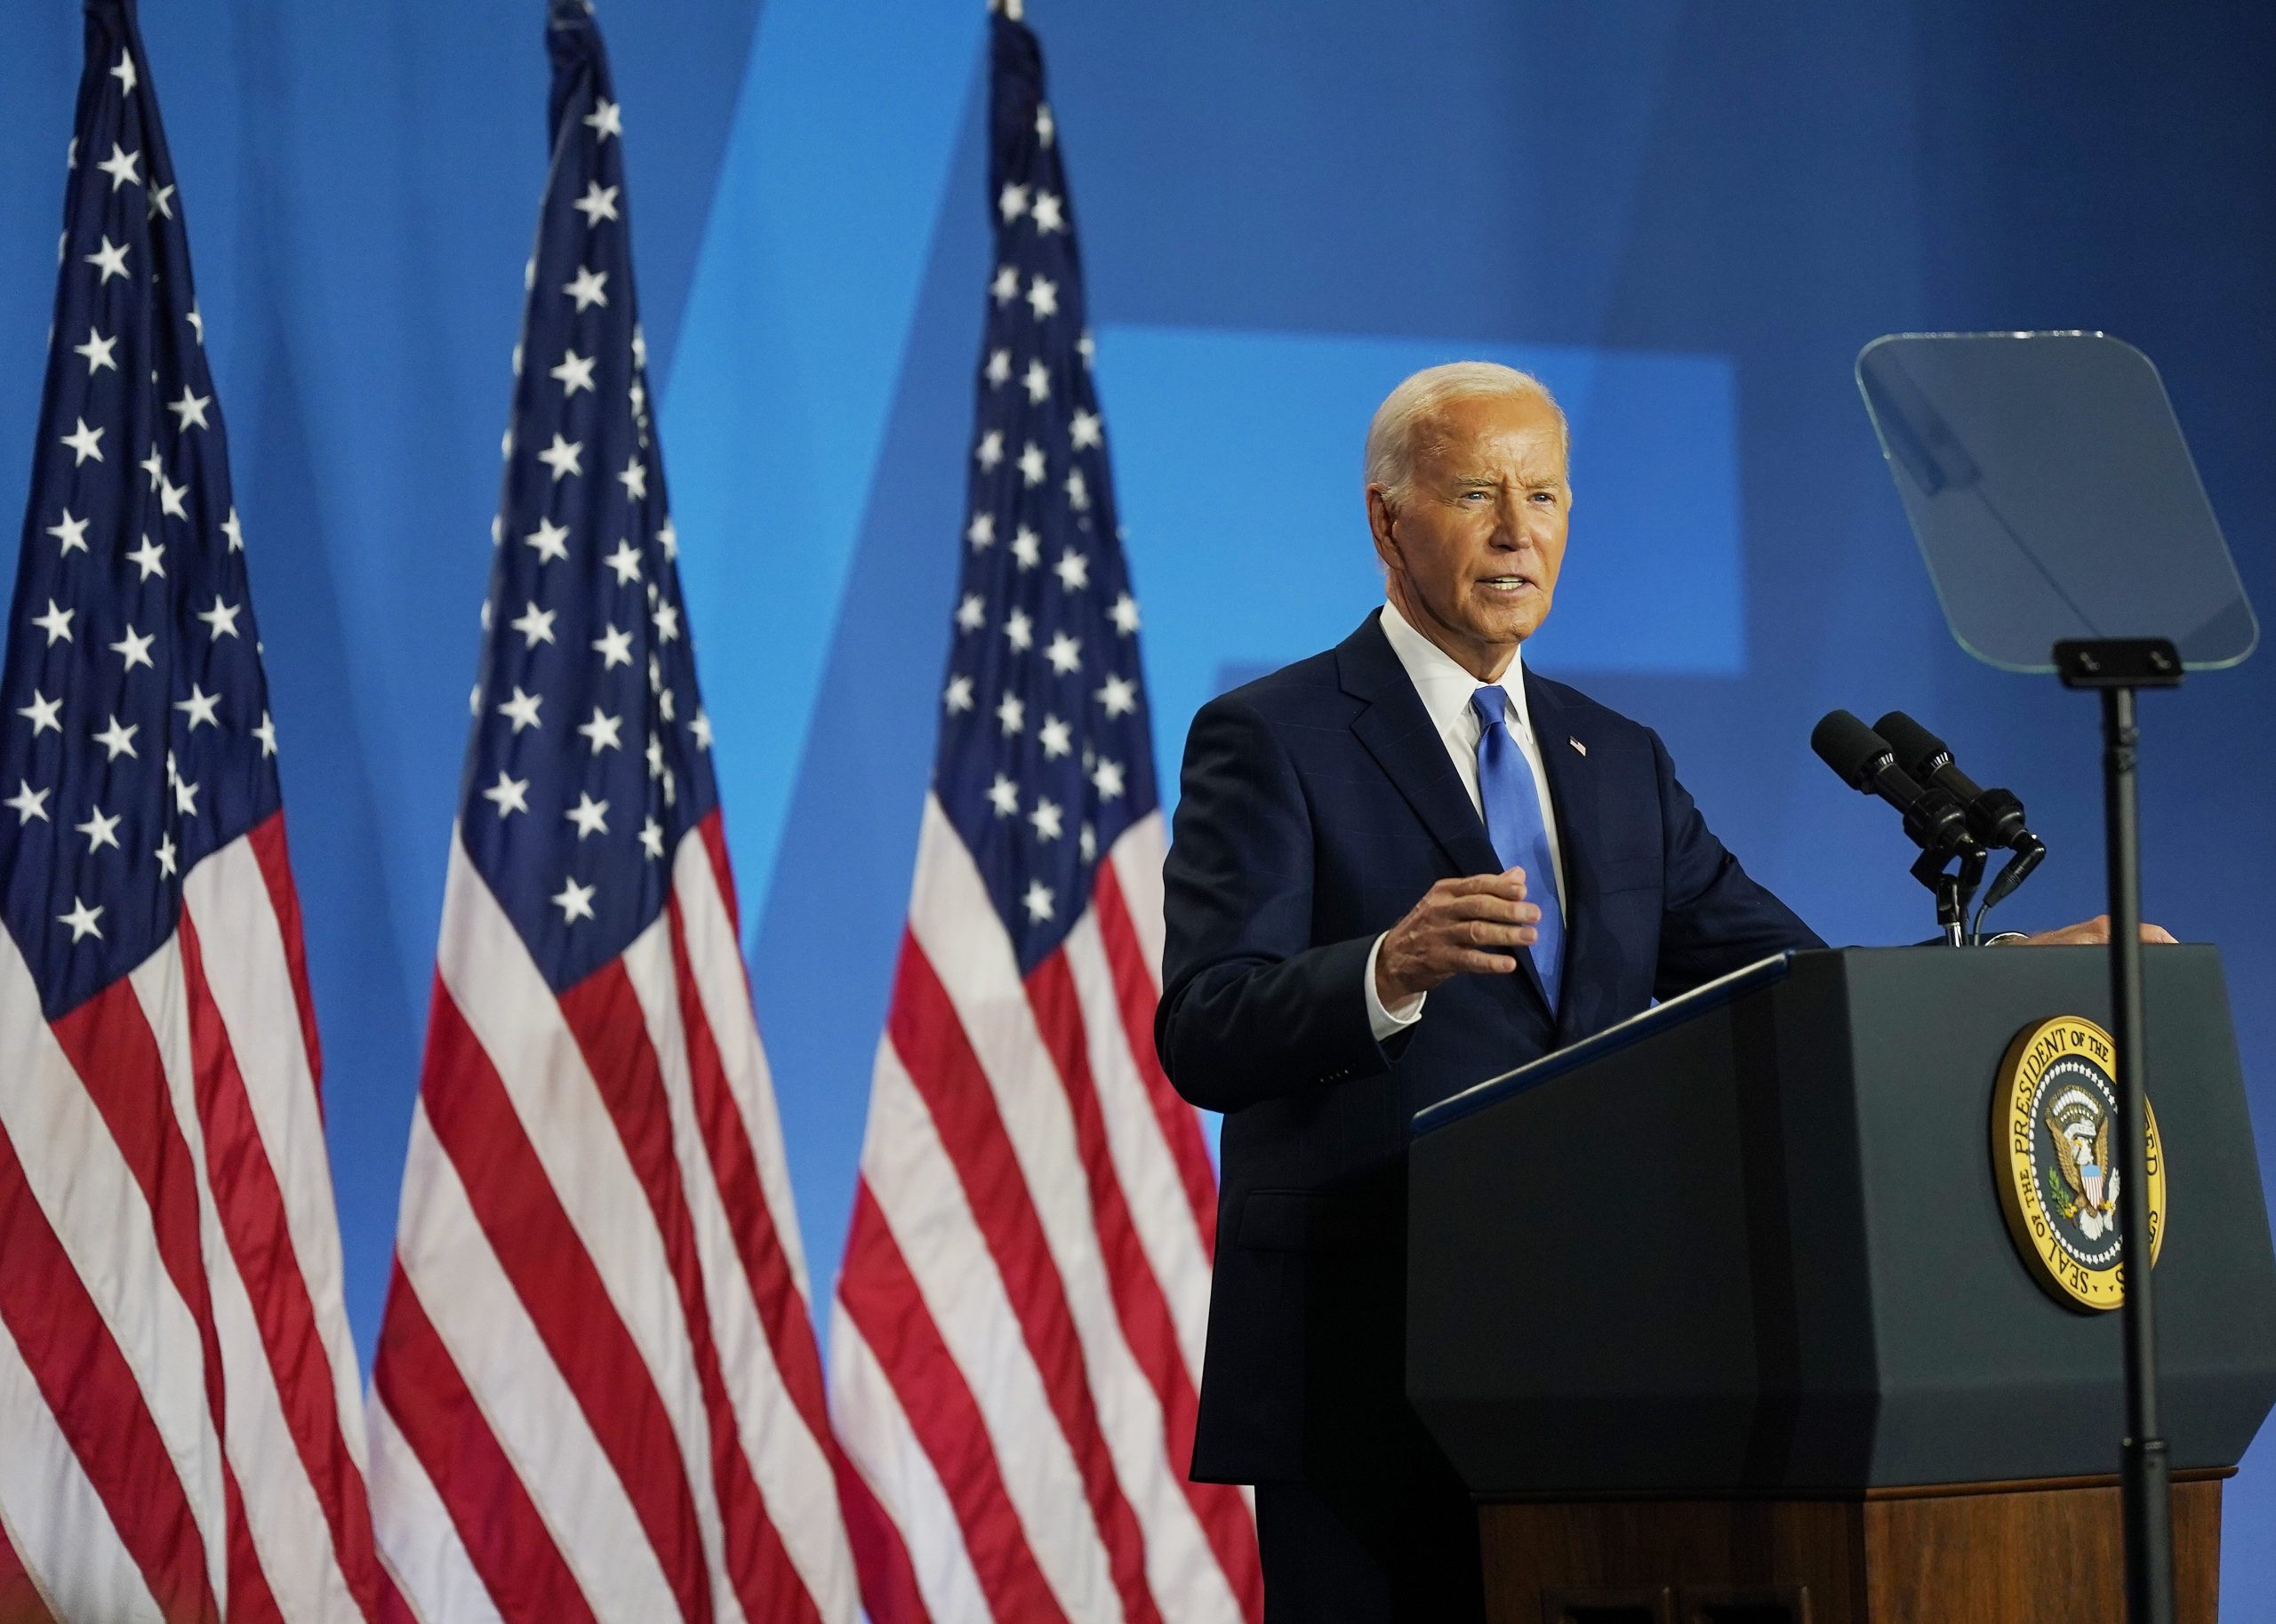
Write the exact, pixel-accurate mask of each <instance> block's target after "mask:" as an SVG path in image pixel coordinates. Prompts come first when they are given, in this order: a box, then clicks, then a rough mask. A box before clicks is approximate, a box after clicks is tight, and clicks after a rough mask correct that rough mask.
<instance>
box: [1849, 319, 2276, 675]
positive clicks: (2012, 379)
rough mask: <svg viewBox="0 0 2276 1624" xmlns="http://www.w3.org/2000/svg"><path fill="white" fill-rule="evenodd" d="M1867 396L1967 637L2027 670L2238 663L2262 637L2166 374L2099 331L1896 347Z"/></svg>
mask: <svg viewBox="0 0 2276 1624" xmlns="http://www.w3.org/2000/svg"><path fill="white" fill-rule="evenodd" d="M1857 384H1858V387H1859V388H1861V389H1862V390H1863V392H1864V396H1865V407H1866V410H1867V411H1868V412H1871V414H1872V420H1873V428H1874V430H1875V432H1876V433H1878V434H1879V436H1880V442H1881V452H1882V454H1883V455H1884V456H1885V457H1887V460H1888V468H1889V474H1890V476H1891V477H1892V478H1894V479H1895V481H1896V488H1897V492H1898V494H1899V495H1900V496H1902V497H1903V501H1904V511H1905V514H1906V516H1908V517H1910V518H1911V521H1912V533H1913V534H1914V536H1915V537H1917V538H1918V539H1919V543H1920V551H1921V553H1922V555H1923V556H1925V557H1926V558H1927V564H1928V573H1929V575H1930V577H1931V578H1932V579H1933V580H1935V586H1936V596H1937V597H1938V598H1939V599H1940V600H1941V601H1942V603H1943V608H1944V618H1945V620H1947V621H1948V622H1949V623H1950V625H1951V630H1952V636H1954V637H1956V638H1958V639H1959V644H1960V646H1961V647H1963V648H1965V649H1967V652H1969V653H1971V654H1974V655H1975V657H1976V658H1977V659H1979V660H1984V661H1986V662H1987V663H1989V664H1992V665H1995V666H2000V667H2004V668H2007V669H2008V670H2012V671H2052V670H2053V669H2054V668H2055V662H2054V660H2053V655H2052V651H2053V649H2054V645H2055V644H2056V642H2058V641H2059V640H2061V639H2064V638H2071V637H2080V638H2102V637H2169V638H2171V639H2172V640H2173V643H2174V644H2175V646H2176V648H2178V649H2179V650H2180V652H2181V658H2182V663H2183V664H2184V666H2187V667H2189V668H2192V669H2205V668H2214V667H2219V666H2229V665H2234V664H2235V663H2236V662H2237V661H2239V660H2242V659H2243V658H2244V657H2245V656H2246V655H2247V654H2249V653H2250V652H2252V648H2253V644H2255V642H2256V641H2257V640H2258V637H2259V627H2258V624H2257V623H2256V621H2255V620H2254V619H2253V614H2252V606H2251V604H2249V603H2248V602H2247V600H2246V598H2245V593H2244V584H2243V583H2242V582H2241V581H2240V580H2238V579H2237V571H2236V565H2235V564H2234V563H2233V562H2232V560H2231V558H2230V556H2229V548H2228V544H2227V542H2225V541H2224V540H2222V537H2221V527H2220V524H2219V523H2218V522H2217V521H2216V519H2215V518H2214V516H2213V508H2212V504H2211V503H2210V502H2208V500H2206V497H2205V487H2204V484H2202V482H2200V480H2199V478H2198V476H2197V467H2196V464H2195V463H2194V462H2192V460H2190V455H2189V446H2188V444H2187V443H2186V442H2185V441H2184V440H2183V438H2182V436H2181V425H2180V424H2179V423H2178V422H2176V420H2175V419H2174V414H2173V406H2172V403H2171V402H2169V401H2168V399H2167V398H2166V391H2165V384H2164V383H2163V381H2162V380H2160V378H2159V376H2158V372H2157V368H2156V367H2155V366H2153V365H2152V364H2151V362H2150V358H2149V357H2148V356H2145V355H2144V354H2143V353H2142V352H2141V351H2140V350H2138V349H2136V348H2134V347H2133V346H2132V345H2131V344H2128V343H2126V342H2124V341H2123V340H2119V339H2113V338H2112V337H2110V336H2109V335H2108V334H2106V333H2099V332H1940V333H1893V334H1891V335H1889V336H1888V337H1887V338H1880V339H1876V340H1873V341H1872V342H1871V344H1868V345H1867V346H1866V347H1865V348H1864V350H1863V353H1862V354H1860V355H1859V356H1858V357H1857Z"/></svg>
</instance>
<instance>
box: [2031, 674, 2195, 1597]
mask: <svg viewBox="0 0 2276 1624" xmlns="http://www.w3.org/2000/svg"><path fill="white" fill-rule="evenodd" d="M2055 667H2056V671H2057V672H2059V673H2060V674H2061V676H2062V678H2063V685H2064V687H2066V688H2088V689H2093V690H2095V691H2096V692H2099V693H2100V694H2101V695H2102V739H2103V751H2102V784H2103V820H2104V842H2105V844H2106V846H2107V848H2108V852H2109V866H2110V1015H2111V1021H2110V1035H2111V1036H2112V1039H2113V1040H2115V1043H2116V1046H2117V1051H2118V1053H2117V1064H2116V1066H2115V1067H2114V1068H2113V1073H2112V1075H2113V1080H2114V1081H2115V1082H2116V1083H2117V1084H2118V1102H2119V1189H2118V1204H2119V1226H2118V1227H2119V1233H2120V1236H2122V1237H2123V1244H2124V1245H2125V1247H2126V1252H2127V1260H2128V1261H2127V1264H2126V1300H2125V1302H2124V1303H2123V1304H2122V1305H2120V1309H2119V1313H2120V1316H2122V1320H2123V1323H2124V1326H2125V1332H2126V1337H2125V1341H2126V1441H2125V1453H2124V1456H2123V1460H2122V1464H2121V1465H2120V1471H2119V1476H2120V1490H2121V1492H2122V1499H2123V1502H2124V1507H2125V1517H2126V1613H2127V1617H2128V1619H2130V1620H2136V1621H2137V1624H2173V1619H2174V1599H2173V1485H2172V1470H2171V1462H2170V1460H2169V1459H2168V1450H2167V1446H2166V1439H2165V1436H2164V1434H2163V1432H2162V1431H2161V1430H2160V1427H2159V1424H2158V1327H2157V1316H2156V1312H2155V1309H2154V1308H2153V1306H2152V1304H2153V1301H2154V1298H2153V1295H2152V1289H2151V1288H2152V1276H2154V1274H2155V1271H2154V1270H2153V1269H2151V1268H2146V1267H2144V1268H2136V1267H2134V1262H2135V1256H2134V1254H2135V1252H2136V1250H2137V1249H2139V1248H2141V1247H2143V1246H2144V1244H2145V1243H2146V1241H2147V1239H2148V1236H2149V1235H2150V1170H2149V1137H2150V1108H2149V1093H2148V1089H2147V1085H2146V1083H2145V1080H2144V1079H2145V1072H2144V1065H2143V1052H2144V1038H2143V1029H2142V1023H2143V1019H2144V1017H2143V1006H2142V848H2141V828H2140V822H2139V819H2138V817H2137V815H2136V796H2135V783H2134V780H2135V771H2136V764H2137V757H2136V746H2137V745H2138V743H2139V741H2140V738H2141V734H2140V731H2139V729H2138V728H2137V727H2136V724H2135V720H2134V695H2135V692H2136V690H2137V689H2142V688H2178V687H2179V686H2180V685H2181V654H2180V652H2179V651H2178V650H2176V648H2175V647H2174V645H2173V644H2172V643H2171V642H2169V641H2168V640H2167V639H2165V638H2162V637H2145V638H2131V639H2112V638H2104V639H2098V640H2095V641H2074V640H2066V641H2064V642H2061V643H2058V644H2056V645H2055Z"/></svg>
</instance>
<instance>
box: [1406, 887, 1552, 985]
mask: <svg viewBox="0 0 2276 1624" xmlns="http://www.w3.org/2000/svg"><path fill="white" fill-rule="evenodd" d="M1540 917H1541V909H1539V908H1536V907H1535V906H1534V905H1533V904H1532V903H1530V902H1528V901H1527V900H1526V871H1525V870H1524V869H1522V868H1511V869H1510V870H1509V871H1508V872H1507V873H1505V874H1480V875H1473V876H1471V877H1469V878H1467V879H1460V880H1440V881H1439V883H1438V884H1435V885H1433V886H1431V889H1430V890H1428V891H1426V892H1423V900H1421V901H1419V902H1417V903H1416V904H1415V905H1414V907H1413V908H1409V909H1407V911H1406V918H1404V919H1401V920H1400V921H1399V922H1398V924H1395V925H1393V926H1391V928H1390V931H1389V932H1387V933H1386V934H1385V935H1384V937H1383V945H1382V951H1381V952H1379V953H1377V954H1376V955H1375V996H1377V997H1378V998H1380V999H1382V1004H1383V1007H1384V1008H1385V1009H1389V1010H1395V1009H1397V1008H1398V1007H1399V1006H1400V1005H1401V1004H1406V1002H1407V1001H1408V1000H1410V999H1413V998H1415V997H1417V996H1421V995H1422V994H1423V993H1426V992H1429V991H1430V990H1431V988H1434V987H1436V986H1438V985H1439V984H1440V983H1441V982H1445V981H1450V980H1453V979H1454V978H1455V977H1456V976H1458V975H1508V974H1509V973H1510V972H1512V971H1514V970H1515V969H1517V967H1518V961H1517V959H1516V957H1515V956H1513V954H1512V953H1511V951H1510V949H1512V948H1529V947H1531V946H1532V945H1533V941H1534V936H1535V930H1534V923H1535V921H1536V920H1538V919H1539V918H1540Z"/></svg>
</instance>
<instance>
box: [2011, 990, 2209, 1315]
mask: <svg viewBox="0 0 2276 1624" xmlns="http://www.w3.org/2000/svg"><path fill="white" fill-rule="evenodd" d="M2115 1068H2116V1045H2115V1044H2113V1043H2112V1039H2111V1036H2110V1034H2109V1033H2107V1032H2105V1031H2104V1030H2103V1029H2102V1028H2100V1027H2099V1026H2096V1024H2095V1023H2094V1022H2093V1021H2091V1020H2087V1019H2086V1018H2085V1017H2084V1016H2080V1015H2057V1016H2056V1017H2054V1018H2053V1019H2052V1020H2042V1021H2040V1022H2038V1023H2037V1024H2036V1025H2033V1026H2028V1027H2025V1028H2024V1029H2023V1030H2022V1031H2020V1032H2018V1033H2017V1034H2016V1039H2015V1041H2014V1042H2013V1043H2011V1044H2008V1052H2007V1054H2006V1056H2005V1057H2004V1058H2003V1059H2002V1060H2000V1080H1999V1085H1998V1086H1997V1087H1996V1088H1995V1089H1994V1090H1993V1091H1992V1168H1993V1172H1994V1176H1995V1178H1996V1180H1997V1182H1998V1185H1999V1188H2000V1211H2001V1212H2003V1213H2004V1214H2005V1215H2006V1217H2007V1220H2008V1233H2009V1234H2010V1235H2012V1236H2014V1237H2015V1242H2016V1251H2017V1252H2020V1253H2022V1255H2023V1260H2024V1268H2026V1269H2027V1270H2028V1271H2029V1272H2030V1274H2031V1276H2032V1278H2033V1279H2034V1280H2036V1281H2038V1282H2039V1284H2040V1286H2041V1287H2042V1288H2044V1289H2045V1290H2046V1291H2047V1292H2048V1293H2049V1294H2050V1295H2052V1296H2053V1297H2054V1298H2055V1300H2056V1301H2057V1302H2060V1303H2063V1304H2064V1305H2065V1306H2066V1307H2070V1308H2084V1309H2110V1308H2117V1307H2118V1306H2119V1305H2120V1303H2122V1302H2124V1301H2125V1300H2126V1281H2125V1272H2124V1270H2123V1268H2121V1266H2120V1254H2121V1253H2122V1252H2123V1251H2124V1246H2123V1244H2122V1242H2121V1238H2120V1228H2119V1219H2118V1188H2119V1172H2118V1165H2117V1163H2118V1157H2117V1154H2116V1147H2117V1143H2118V1086H2117V1082H2116V1079H2115ZM2149 1118H2150V1137H2149V1152H2150V1155H2149V1172H2150V1180H2149V1182H2150V1191H2149V1194H2150V1200H2149V1208H2150V1260H2151V1261H2152V1264H2154V1263H2155V1262H2156V1261H2157V1259H2158V1256H2159V1254H2160V1253H2161V1252H2163V1251H2164V1250H2165V1241H2166V1166H2165V1154H2164V1151H2163V1148H2161V1146H2160V1143H2159V1140H2158V1117H2157V1113H2156V1112H2155V1111H2154V1110H2153V1111H2151V1112H2150V1113H2149Z"/></svg>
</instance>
